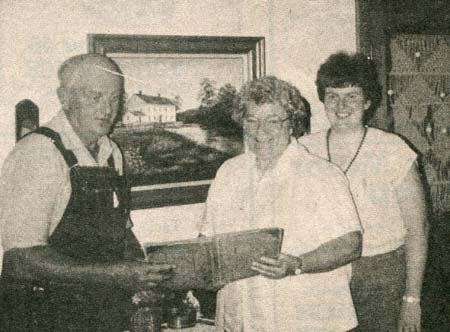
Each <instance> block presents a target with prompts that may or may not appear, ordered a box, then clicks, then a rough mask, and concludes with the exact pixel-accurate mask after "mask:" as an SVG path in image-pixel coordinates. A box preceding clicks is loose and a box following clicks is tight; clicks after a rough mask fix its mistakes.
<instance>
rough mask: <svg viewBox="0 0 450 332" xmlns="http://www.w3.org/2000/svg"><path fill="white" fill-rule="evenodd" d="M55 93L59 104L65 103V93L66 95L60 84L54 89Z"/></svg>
mask: <svg viewBox="0 0 450 332" xmlns="http://www.w3.org/2000/svg"><path fill="white" fill-rule="evenodd" d="M56 94H57V95H58V99H59V102H60V103H61V105H64V103H66V95H67V91H66V89H65V88H64V87H62V86H60V87H58V89H56Z"/></svg>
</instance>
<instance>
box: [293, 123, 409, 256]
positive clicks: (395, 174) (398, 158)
mask: <svg viewBox="0 0 450 332" xmlns="http://www.w3.org/2000/svg"><path fill="white" fill-rule="evenodd" d="M326 135H327V134H326V131H324V132H319V133H314V134H311V135H308V136H303V137H301V138H300V139H299V142H300V143H301V144H304V145H305V146H306V147H307V149H308V150H309V152H311V153H313V154H315V155H317V156H319V157H321V158H324V159H327V158H328V152H327V143H326ZM416 158H417V155H416V153H415V152H414V151H413V150H412V149H411V148H410V147H409V146H408V145H407V144H406V143H405V142H404V141H403V140H402V139H401V138H400V137H399V136H397V135H395V134H391V133H387V132H384V131H382V130H379V129H376V128H368V130H367V136H366V138H365V140H364V143H363V145H362V147H361V150H360V151H359V154H358V156H357V158H356V159H355V161H354V162H353V164H352V166H351V167H350V169H349V170H348V172H347V178H348V180H349V182H350V188H351V191H352V194H353V198H354V200H355V203H356V206H357V208H358V213H359V217H360V219H361V224H362V228H363V234H364V235H363V253H362V254H363V256H372V255H377V254H382V253H386V252H389V251H392V250H395V249H396V248H398V247H399V246H401V245H402V244H404V237H405V234H406V229H405V225H404V223H403V219H402V216H401V211H400V205H399V203H398V201H397V196H396V193H395V189H396V187H397V186H398V185H399V184H400V182H401V181H402V180H403V179H404V178H405V176H406V174H407V173H408V171H409V170H410V169H411V167H412V165H413V163H414V162H415V160H416Z"/></svg>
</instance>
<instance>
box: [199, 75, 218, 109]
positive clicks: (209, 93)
mask: <svg viewBox="0 0 450 332" xmlns="http://www.w3.org/2000/svg"><path fill="white" fill-rule="evenodd" d="M198 99H199V100H200V106H201V107H212V106H214V105H215V104H216V103H217V88H216V82H215V81H214V80H210V79H209V78H204V79H203V80H202V81H201V82H200V91H199V93H198Z"/></svg>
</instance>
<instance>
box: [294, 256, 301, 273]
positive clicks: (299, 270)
mask: <svg viewBox="0 0 450 332" xmlns="http://www.w3.org/2000/svg"><path fill="white" fill-rule="evenodd" d="M302 266H303V261H302V259H301V258H300V257H297V267H296V268H295V270H294V275H296V276H298V275H299V274H302Z"/></svg>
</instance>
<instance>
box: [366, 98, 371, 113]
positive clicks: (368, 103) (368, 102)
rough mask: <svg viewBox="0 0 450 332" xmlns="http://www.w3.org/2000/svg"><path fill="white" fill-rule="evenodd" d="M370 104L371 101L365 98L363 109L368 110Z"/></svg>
mask: <svg viewBox="0 0 450 332" xmlns="http://www.w3.org/2000/svg"><path fill="white" fill-rule="evenodd" d="M370 105H372V102H371V101H370V100H366V102H365V104H364V111H366V110H368V109H369V107H370Z"/></svg>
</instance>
